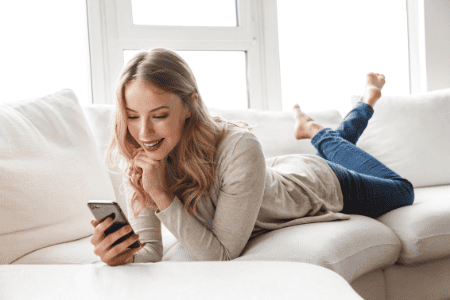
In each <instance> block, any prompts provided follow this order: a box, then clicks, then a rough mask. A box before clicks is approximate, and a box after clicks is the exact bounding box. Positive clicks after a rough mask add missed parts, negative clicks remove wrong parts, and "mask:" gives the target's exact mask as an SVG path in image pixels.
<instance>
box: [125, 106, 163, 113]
mask: <svg viewBox="0 0 450 300" xmlns="http://www.w3.org/2000/svg"><path fill="white" fill-rule="evenodd" d="M162 108H170V107H168V106H160V107H157V108H154V109H152V110H151V111H150V112H153V111H156V110H159V109H162ZM126 110H131V111H134V112H137V111H135V110H132V109H131V108H128V107H126Z"/></svg>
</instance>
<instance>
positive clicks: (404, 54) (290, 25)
mask: <svg viewBox="0 0 450 300" xmlns="http://www.w3.org/2000/svg"><path fill="white" fill-rule="evenodd" d="M277 10H278V33H279V45H280V47H279V51H280V71H281V89H282V99H283V100H282V101H283V102H282V106H283V108H282V110H283V111H292V107H293V106H294V104H295V103H298V104H299V105H300V107H301V108H302V110H304V111H316V110H322V109H337V110H339V111H340V113H341V115H343V116H345V115H346V114H347V112H348V111H349V110H350V109H351V106H350V97H351V96H352V95H361V94H362V93H363V92H364V86H365V80H366V74H367V73H370V72H375V73H382V74H384V75H385V76H386V84H385V86H384V87H383V90H382V93H383V95H405V94H409V91H410V89H409V61H408V29H407V15H406V13H407V12H406V2H405V1H392V0H378V1H376V2H374V1H361V0H339V1H335V0H320V1H298V0H279V1H277Z"/></svg>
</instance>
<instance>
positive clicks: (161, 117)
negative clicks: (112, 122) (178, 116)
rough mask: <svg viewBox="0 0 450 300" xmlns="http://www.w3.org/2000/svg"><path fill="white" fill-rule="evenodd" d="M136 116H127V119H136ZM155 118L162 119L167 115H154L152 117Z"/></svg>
mask: <svg viewBox="0 0 450 300" xmlns="http://www.w3.org/2000/svg"><path fill="white" fill-rule="evenodd" d="M137 118H138V117H128V119H137ZM154 118H155V119H164V118H167V115H165V116H155V117H154Z"/></svg>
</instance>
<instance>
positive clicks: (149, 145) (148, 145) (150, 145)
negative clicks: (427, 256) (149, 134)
mask: <svg viewBox="0 0 450 300" xmlns="http://www.w3.org/2000/svg"><path fill="white" fill-rule="evenodd" d="M161 141H162V139H160V140H159V141H158V142H156V143H154V144H144V145H145V146H147V147H153V146H155V145H156V144H158V143H159V142H161Z"/></svg>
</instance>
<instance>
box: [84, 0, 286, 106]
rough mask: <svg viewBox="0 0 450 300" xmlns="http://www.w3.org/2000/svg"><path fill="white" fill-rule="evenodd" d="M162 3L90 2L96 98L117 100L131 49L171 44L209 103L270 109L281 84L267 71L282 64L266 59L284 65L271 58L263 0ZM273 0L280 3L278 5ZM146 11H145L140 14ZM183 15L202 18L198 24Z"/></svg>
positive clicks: (99, 101) (103, 101) (98, 100)
mask: <svg viewBox="0 0 450 300" xmlns="http://www.w3.org/2000/svg"><path fill="white" fill-rule="evenodd" d="M159 2H161V3H159ZM162 2H163V1H150V0H147V1H137V0H111V1H95V0H87V3H88V11H89V14H88V21H89V42H90V52H91V53H90V54H91V62H92V82H93V83H92V84H93V97H94V101H95V103H106V104H107V103H114V101H115V97H116V96H115V88H116V87H117V82H118V81H119V79H120V78H119V77H120V73H121V71H122V70H123V68H124V66H125V64H126V63H127V62H128V60H129V59H130V58H131V57H132V54H131V53H136V51H142V50H150V49H152V48H168V49H172V50H174V51H177V52H178V53H179V54H180V55H181V56H182V57H183V58H184V59H185V60H186V61H187V62H188V63H189V65H190V66H191V67H192V69H193V72H194V75H195V77H196V79H198V84H199V89H200V94H201V95H202V97H203V100H204V101H205V103H206V105H207V106H209V107H217V108H220V107H223V108H228V109H248V108H253V109H261V110H264V109H267V108H270V107H268V105H267V103H268V101H267V99H266V98H267V97H269V96H270V93H271V91H272V90H273V89H271V87H272V86H275V85H276V83H275V80H273V78H270V77H268V76H267V73H269V72H271V71H272V70H273V69H276V66H275V68H274V67H273V66H271V65H270V66H269V67H266V65H265V61H275V62H277V63H278V57H277V58H276V59H271V57H270V55H267V53H266V51H265V50H264V47H263V45H262V43H260V41H262V40H264V39H263V38H262V34H263V32H262V30H259V29H258V28H259V26H261V24H263V23H264V22H263V21H264V18H263V17H262V14H261V13H259V10H261V8H260V6H259V5H260V2H259V1H254V0H220V1H209V0H208V1H206V0H203V1H200V0H195V1H179V2H175V1H172V0H171V1H167V2H164V3H162ZM187 2H189V5H187V4H186V3H187ZM212 2H214V5H212V4H211V3H212ZM269 2H270V3H271V5H272V6H273V7H274V5H275V2H273V1H272V0H270V1H269ZM144 3H147V4H150V5H151V6H152V8H153V10H155V11H156V10H157V11H158V15H159V16H158V17H156V18H152V17H151V16H152V15H154V14H153V12H152V11H150V9H149V8H148V6H147V7H145V6H144ZM177 3H178V4H177ZM161 5H162V6H161ZM156 7H158V9H157V8H156ZM141 10H142V11H144V13H143V14H141V16H138V11H141ZM188 11H190V12H192V13H190V12H188ZM197 11H199V12H200V14H198V12H197ZM269 11H270V10H269ZM169 15H171V16H169ZM182 15H183V16H192V19H197V20H195V23H192V22H190V20H189V19H186V18H184V17H179V16H182ZM211 16H213V17H211ZM271 20H273V18H272V19H271ZM272 73H274V72H272ZM278 85H279V84H278ZM273 94H275V93H273ZM272 98H275V97H272ZM278 102H279V101H278V100H277V99H275V101H274V102H273V103H278ZM225 103H226V105H225Z"/></svg>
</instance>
